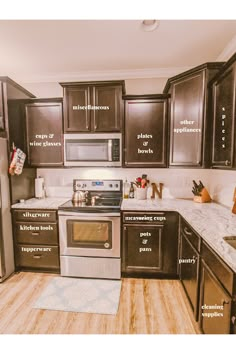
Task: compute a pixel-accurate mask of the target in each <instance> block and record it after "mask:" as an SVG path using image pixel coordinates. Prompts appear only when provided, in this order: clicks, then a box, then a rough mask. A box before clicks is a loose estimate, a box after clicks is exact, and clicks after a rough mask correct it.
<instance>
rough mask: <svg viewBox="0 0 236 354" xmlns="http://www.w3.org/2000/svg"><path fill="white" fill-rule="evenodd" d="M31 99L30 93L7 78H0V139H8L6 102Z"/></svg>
mask: <svg viewBox="0 0 236 354" xmlns="http://www.w3.org/2000/svg"><path fill="white" fill-rule="evenodd" d="M33 97H35V96H34V95H33V94H32V93H30V92H29V91H27V90H26V89H24V88H23V87H22V86H20V85H18V84H17V83H16V82H15V81H13V80H11V79H10V78H9V77H7V76H2V77H0V137H4V138H8V139H9V118H8V100H10V99H20V98H33Z"/></svg>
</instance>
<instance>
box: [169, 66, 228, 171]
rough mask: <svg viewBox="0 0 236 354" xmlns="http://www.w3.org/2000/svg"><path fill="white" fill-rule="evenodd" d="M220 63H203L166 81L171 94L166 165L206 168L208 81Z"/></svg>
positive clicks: (209, 109)
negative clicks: (167, 159) (168, 153)
mask: <svg viewBox="0 0 236 354" xmlns="http://www.w3.org/2000/svg"><path fill="white" fill-rule="evenodd" d="M221 67H222V63H206V64H203V65H200V66H198V67H196V68H194V69H191V70H188V71H186V72H184V73H181V74H179V75H177V76H175V77H172V78H170V79H169V80H168V82H167V84H166V86H165V88H164V93H170V94H171V103H170V157H169V165H170V166H183V167H185V166H186V167H208V166H209V165H210V150H211V149H210V147H211V139H210V138H211V133H210V130H211V121H210V119H211V114H210V113H211V104H210V103H211V102H210V97H209V94H208V90H207V85H208V82H209V81H210V80H211V79H212V77H213V76H214V75H215V74H216V73H217V72H218V70H219V69H220V68H221Z"/></svg>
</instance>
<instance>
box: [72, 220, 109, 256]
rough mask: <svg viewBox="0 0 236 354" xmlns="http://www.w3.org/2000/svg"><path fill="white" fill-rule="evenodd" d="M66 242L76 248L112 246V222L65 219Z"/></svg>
mask: <svg viewBox="0 0 236 354" xmlns="http://www.w3.org/2000/svg"><path fill="white" fill-rule="evenodd" d="M67 243H68V247H76V248H81V247H83V248H106V249H109V248H112V222H111V221H84V220H67Z"/></svg>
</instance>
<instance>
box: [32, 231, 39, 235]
mask: <svg viewBox="0 0 236 354" xmlns="http://www.w3.org/2000/svg"><path fill="white" fill-rule="evenodd" d="M31 235H32V236H38V235H39V232H31Z"/></svg>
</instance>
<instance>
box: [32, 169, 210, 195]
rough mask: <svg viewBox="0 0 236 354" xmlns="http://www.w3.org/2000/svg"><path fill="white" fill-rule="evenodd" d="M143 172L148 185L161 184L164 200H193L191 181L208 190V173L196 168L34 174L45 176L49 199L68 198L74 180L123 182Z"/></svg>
mask: <svg viewBox="0 0 236 354" xmlns="http://www.w3.org/2000/svg"><path fill="white" fill-rule="evenodd" d="M143 173H145V174H147V176H148V179H149V180H150V182H154V183H160V182H162V183H164V189H163V198H192V197H193V194H192V192H191V190H192V180H193V179H195V180H196V181H199V180H201V181H202V182H203V184H204V185H205V186H206V187H207V188H209V186H210V174H211V171H210V170H198V169H177V168H175V169H171V168H168V169H156V168H155V169H151V168H150V169H138V168H132V169H129V168H87V167H86V168H65V169H38V170H37V175H38V176H41V177H44V179H45V185H46V191H47V195H48V196H58V197H62V196H66V197H68V196H70V195H71V194H72V182H73V179H75V178H84V179H86V178H94V179H109V178H110V179H122V180H123V181H124V180H125V179H126V178H127V180H128V182H131V181H134V180H135V178H136V177H139V176H140V177H141V175H142V174H143Z"/></svg>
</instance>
